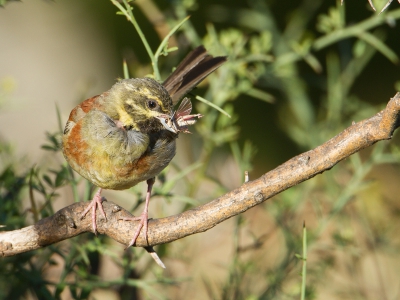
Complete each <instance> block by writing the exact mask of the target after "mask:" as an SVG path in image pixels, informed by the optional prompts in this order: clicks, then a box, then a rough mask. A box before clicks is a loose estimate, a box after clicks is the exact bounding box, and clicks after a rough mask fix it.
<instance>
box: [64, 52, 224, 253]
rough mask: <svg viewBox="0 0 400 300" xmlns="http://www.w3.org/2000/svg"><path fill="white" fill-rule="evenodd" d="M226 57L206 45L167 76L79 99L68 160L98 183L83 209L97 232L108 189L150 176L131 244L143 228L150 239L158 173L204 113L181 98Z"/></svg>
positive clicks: (127, 82) (67, 141)
mask: <svg viewBox="0 0 400 300" xmlns="http://www.w3.org/2000/svg"><path fill="white" fill-rule="evenodd" d="M226 61H227V58H226V57H225V56H217V57H214V56H212V55H210V54H209V53H208V52H207V50H206V49H205V47H204V46H198V47H197V48H195V49H194V50H193V51H192V52H190V53H189V54H188V55H187V56H186V57H185V58H184V59H183V60H182V62H181V63H180V64H179V65H178V67H177V68H176V69H175V70H174V71H173V72H172V73H171V74H170V76H169V77H168V78H167V79H166V80H165V81H164V82H163V83H159V82H157V81H156V80H154V79H152V78H146V77H145V78H130V79H122V80H120V81H118V82H117V83H115V84H114V85H113V86H112V87H111V88H110V89H109V90H108V91H106V92H104V93H102V94H100V95H97V96H94V97H91V98H89V99H87V100H85V101H83V102H82V103H80V104H79V105H77V106H76V107H75V108H74V109H73V110H72V111H71V113H70V115H69V118H68V121H67V123H66V125H65V129H64V132H63V136H62V152H63V154H64V157H65V159H66V161H67V162H68V163H69V165H70V166H71V167H72V169H73V170H75V171H76V172H77V173H79V174H80V175H81V176H83V177H84V178H86V179H87V180H89V181H90V182H91V183H93V185H95V186H96V187H98V190H97V192H96V193H95V194H94V197H93V199H92V200H91V201H90V203H89V205H88V206H87V207H86V209H85V210H84V211H83V212H82V214H81V215H80V218H81V219H83V218H85V216H86V215H87V214H88V213H89V212H90V211H91V218H92V228H93V232H94V233H95V234H97V224H96V210H97V209H99V211H100V213H101V215H102V216H103V217H104V219H105V220H106V221H107V217H106V214H105V212H104V209H103V206H102V201H103V200H102V196H101V193H102V191H103V190H104V189H110V190H125V189H129V188H131V187H132V186H135V185H136V184H138V183H140V182H143V181H146V182H147V193H146V200H145V207H144V210H143V212H142V213H141V215H140V216H139V217H133V218H122V219H123V220H134V221H137V220H138V221H139V223H138V225H137V228H136V230H135V232H134V235H133V238H132V240H131V241H130V243H129V244H128V246H127V248H128V247H130V246H133V245H134V244H135V243H136V239H137V238H138V236H139V234H140V232H141V230H142V228H143V230H144V234H145V237H146V240H147V223H148V206H149V201H150V197H151V191H152V187H153V184H154V182H155V177H156V176H157V175H158V174H159V173H160V172H161V171H162V170H163V169H164V168H165V167H166V166H168V164H169V163H170V161H171V160H172V158H173V157H174V156H175V153H176V139H177V137H178V135H179V132H181V131H182V132H187V125H191V124H193V123H194V122H195V118H196V117H200V115H190V111H191V102H190V100H188V99H187V98H185V99H184V100H182V101H181V106H180V109H178V110H177V111H174V110H173V108H174V105H175V104H176V103H178V102H179V100H181V99H182V98H183V97H184V96H185V95H186V94H188V93H189V92H190V91H191V90H192V89H193V88H194V87H196V86H197V85H198V84H199V83H200V82H201V81H202V80H203V79H204V78H206V77H207V76H208V75H209V74H211V73H212V72H213V71H215V70H216V69H217V68H218V67H220V66H221V65H222V64H223V63H225V62H226Z"/></svg>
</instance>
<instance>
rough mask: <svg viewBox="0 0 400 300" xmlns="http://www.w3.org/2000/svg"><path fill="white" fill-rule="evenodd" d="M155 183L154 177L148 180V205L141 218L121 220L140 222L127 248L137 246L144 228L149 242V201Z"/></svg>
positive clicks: (146, 204)
mask: <svg viewBox="0 0 400 300" xmlns="http://www.w3.org/2000/svg"><path fill="white" fill-rule="evenodd" d="M154 182H155V178H154V177H153V178H150V179H148V180H147V193H146V203H145V206H144V210H143V212H142V214H141V215H140V217H134V218H121V220H124V221H140V222H139V224H138V228H137V229H136V231H135V234H134V235H133V238H132V240H131V241H130V243H129V245H128V246H127V248H129V247H130V246H133V245H134V244H135V242H136V239H137V238H138V236H139V234H140V230H141V229H142V227H143V229H144V234H145V237H146V240H147V221H148V218H149V201H150V196H151V189H152V188H153V184H154Z"/></svg>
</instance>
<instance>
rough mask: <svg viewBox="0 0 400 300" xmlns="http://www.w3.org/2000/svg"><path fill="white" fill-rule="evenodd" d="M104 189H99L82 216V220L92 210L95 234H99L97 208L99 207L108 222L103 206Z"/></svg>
mask: <svg viewBox="0 0 400 300" xmlns="http://www.w3.org/2000/svg"><path fill="white" fill-rule="evenodd" d="M102 190H103V189H101V188H100V189H99V190H98V191H97V192H96V194H95V195H94V197H93V200H92V201H90V204H89V205H88V207H86V209H85V210H84V211H83V213H82V214H81V219H83V218H84V217H85V216H86V214H87V213H88V212H89V210H90V209H92V227H93V232H94V234H97V225H96V208H97V206H98V207H99V210H100V213H101V214H102V215H103V217H104V219H106V220H107V217H106V213H105V212H104V209H103V205H102V204H101V203H102V202H103V200H102V199H101V191H102Z"/></svg>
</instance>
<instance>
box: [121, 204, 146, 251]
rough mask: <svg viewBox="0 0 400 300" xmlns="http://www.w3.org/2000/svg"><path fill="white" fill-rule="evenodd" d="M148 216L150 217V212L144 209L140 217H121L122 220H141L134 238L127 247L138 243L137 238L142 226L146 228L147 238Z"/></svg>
mask: <svg viewBox="0 0 400 300" xmlns="http://www.w3.org/2000/svg"><path fill="white" fill-rule="evenodd" d="M148 217H149V214H148V213H147V212H146V211H144V212H142V214H141V215H140V217H133V218H121V219H120V220H123V221H139V224H138V227H137V229H136V231H135V234H134V235H133V238H132V240H131V241H130V242H129V245H128V246H127V247H126V248H125V249H127V248H129V247H131V246H133V245H134V244H135V243H136V240H137V238H138V236H139V234H140V231H141V229H142V228H143V230H144V234H145V237H146V240H147V221H148Z"/></svg>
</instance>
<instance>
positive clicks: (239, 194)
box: [0, 93, 400, 256]
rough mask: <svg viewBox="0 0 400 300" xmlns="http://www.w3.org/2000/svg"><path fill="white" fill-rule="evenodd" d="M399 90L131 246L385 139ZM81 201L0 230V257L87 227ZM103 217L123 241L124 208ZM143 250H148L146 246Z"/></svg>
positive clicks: (126, 228) (256, 200)
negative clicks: (380, 106) (317, 142)
mask: <svg viewBox="0 0 400 300" xmlns="http://www.w3.org/2000/svg"><path fill="white" fill-rule="evenodd" d="M399 113H400V93H397V94H396V95H395V96H394V97H393V98H392V99H391V100H390V101H389V103H388V105H387V107H386V109H384V110H382V111H381V112H379V113H378V114H376V115H375V116H373V117H371V118H369V119H366V120H363V121H360V122H358V123H354V124H353V125H351V126H350V127H348V128H347V129H345V130H344V131H343V132H341V133H340V134H338V135H337V136H335V137H333V138H332V139H330V140H329V141H327V142H326V143H324V144H322V145H321V146H319V147H317V148H315V149H313V150H310V151H308V152H305V153H302V154H300V155H298V156H296V157H294V158H292V159H290V160H289V161H287V162H286V163H284V164H282V165H280V166H279V167H277V168H276V169H274V170H272V171H270V172H268V173H266V174H264V175H263V176H261V177H260V178H258V179H256V180H254V181H249V182H246V183H245V184H243V185H242V186H241V187H239V188H237V189H235V190H233V191H231V192H229V193H227V194H225V195H223V196H221V197H219V198H218V199H215V200H213V201H211V202H209V203H207V204H204V205H202V206H199V207H197V208H194V209H191V210H188V211H185V212H183V213H181V214H178V215H174V216H170V217H167V218H163V219H156V220H150V221H149V227H148V243H146V241H145V239H144V236H143V233H141V235H140V236H139V238H138V240H137V243H136V246H140V247H147V249H146V250H148V249H151V248H149V247H148V246H153V245H158V244H163V243H168V242H172V241H175V240H177V239H181V238H183V237H186V236H188V235H192V234H195V233H200V232H204V231H206V230H209V229H211V228H212V227H214V226H216V225H217V224H219V223H221V222H223V221H224V220H226V219H228V218H231V217H233V216H235V215H238V214H240V213H242V212H244V211H246V210H248V209H250V208H251V207H253V206H255V205H257V204H260V203H262V202H264V201H266V200H267V199H269V198H271V197H273V196H274V195H276V194H278V193H280V192H282V191H284V190H286V189H288V188H290V187H292V186H294V185H297V184H299V183H301V182H303V181H305V180H308V179H310V178H312V177H314V176H316V175H318V174H320V173H322V172H324V171H326V170H329V169H331V168H332V167H333V166H334V165H336V164H337V163H338V162H340V161H341V160H343V159H345V158H347V157H349V156H350V155H352V154H353V153H356V152H358V151H360V150H362V149H364V148H367V147H369V146H371V145H373V144H374V143H376V142H378V141H381V140H388V139H391V137H392V134H393V132H394V130H395V129H396V128H397V127H398V126H399ZM86 205H87V204H86V203H84V202H81V203H75V204H72V205H70V206H68V207H66V208H63V209H61V210H60V211H58V212H57V213H56V214H54V215H53V216H51V217H48V218H45V219H42V220H41V221H39V222H38V223H36V224H35V225H32V226H28V227H25V228H23V229H20V230H14V231H9V232H0V252H1V255H2V256H11V255H16V254H18V253H22V252H26V251H30V250H34V249H38V248H41V247H44V246H48V245H51V244H53V243H56V242H59V241H62V240H65V239H68V238H71V237H74V236H77V235H79V234H81V233H84V232H91V230H92V229H91V219H90V218H84V219H83V220H80V215H81V213H82V211H83V210H84V208H85V207H86ZM103 205H104V209H105V212H106V214H107V222H105V220H104V219H103V218H102V217H101V215H98V216H97V218H98V224H97V225H98V231H99V233H101V234H106V235H108V236H109V237H111V238H113V239H114V240H116V241H118V242H120V243H122V244H125V245H126V244H128V243H129V241H130V239H131V238H132V232H133V230H134V229H135V223H134V222H125V221H121V220H120V218H122V217H126V216H128V215H129V212H128V211H126V210H124V209H122V208H121V207H120V206H118V205H115V204H114V203H112V202H107V201H106V202H105V203H104V204H103ZM148 251H149V250H148Z"/></svg>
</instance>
